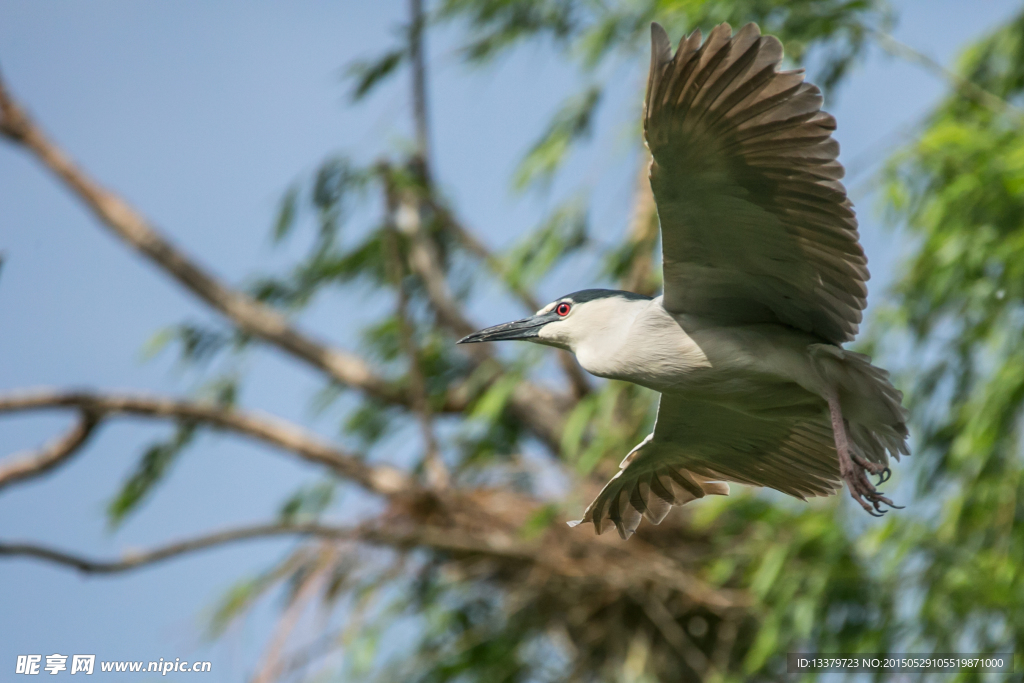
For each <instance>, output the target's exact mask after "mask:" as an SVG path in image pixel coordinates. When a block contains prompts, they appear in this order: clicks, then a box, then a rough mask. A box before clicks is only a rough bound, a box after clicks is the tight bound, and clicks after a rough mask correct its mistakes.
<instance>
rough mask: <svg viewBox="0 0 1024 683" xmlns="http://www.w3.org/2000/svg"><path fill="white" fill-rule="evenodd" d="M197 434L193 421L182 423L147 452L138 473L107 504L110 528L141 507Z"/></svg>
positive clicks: (133, 474) (131, 476) (137, 469)
mask: <svg viewBox="0 0 1024 683" xmlns="http://www.w3.org/2000/svg"><path fill="white" fill-rule="evenodd" d="M195 433H196V425H195V423H194V422H188V421H182V422H179V423H178V426H177V428H176V429H175V431H174V434H173V436H171V438H170V439H167V440H166V441H160V442H157V443H155V444H153V445H152V446H150V447H149V448H147V449H146V451H145V452H144V453H143V455H142V458H140V460H139V462H138V464H137V465H136V466H135V471H134V472H132V474H131V475H130V476H129V477H128V479H127V480H126V481H125V482H124V484H123V485H122V486H121V490H120V491H119V492H118V493H117V495H116V496H115V497H114V499H113V500H111V501H110V503H109V504H108V505H107V521H108V523H109V524H110V525H111V526H113V527H116V526H119V525H120V524H121V523H122V522H124V520H125V518H127V516H128V515H129V514H131V513H132V512H134V511H135V510H136V509H137V508H138V506H139V505H140V504H141V503H142V502H143V500H145V498H146V496H148V495H149V494H150V493H151V491H152V489H153V487H154V486H155V485H156V484H157V483H159V482H160V481H161V480H162V479H163V478H164V476H165V475H166V474H167V471H168V470H169V469H170V467H171V465H172V464H173V463H174V461H175V460H176V459H177V457H178V455H180V454H181V452H182V451H183V450H184V449H185V447H186V446H188V445H189V444H190V443H191V442H192V439H193V437H194V436H195Z"/></svg>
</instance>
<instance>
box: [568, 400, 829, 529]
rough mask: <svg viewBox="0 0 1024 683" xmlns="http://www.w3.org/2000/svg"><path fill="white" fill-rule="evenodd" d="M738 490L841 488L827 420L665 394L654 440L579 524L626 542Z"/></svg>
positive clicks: (801, 492) (811, 492)
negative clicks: (756, 412) (643, 528)
mask: <svg viewBox="0 0 1024 683" xmlns="http://www.w3.org/2000/svg"><path fill="white" fill-rule="evenodd" d="M725 482H735V483H739V484H747V485H750V486H767V487H769V488H773V489H776V490H778V491H782V492H783V493H787V494H789V495H791V496H795V497H797V498H800V499H806V498H809V497H813V496H827V495H831V494H833V493H835V491H836V490H837V489H838V488H839V487H840V485H841V483H840V482H841V479H840V476H839V466H838V460H837V459H836V452H835V445H834V441H833V439H832V430H831V426H830V425H829V424H828V423H827V420H826V419H825V418H824V416H820V417H817V418H808V417H806V416H802V417H792V418H785V417H783V418H780V417H779V416H778V415H773V416H772V417H771V418H759V417H755V416H751V415H748V414H745V413H740V412H738V411H735V410H731V409H729V408H725V407H723V406H720V405H716V404H713V403H705V402H700V401H693V400H689V399H685V398H682V397H680V396H676V395H670V394H663V395H662V397H661V404H660V406H659V408H658V423H657V425H656V426H655V428H654V433H653V434H651V435H650V436H648V437H647V438H646V439H645V440H644V441H643V442H642V443H641V444H640V445H638V446H637V447H636V448H634V449H633V450H632V451H631V452H630V453H629V455H627V456H626V457H625V459H624V460H623V461H622V465H620V469H619V471H618V472H617V473H616V474H615V476H614V477H612V479H611V481H609V482H608V484H607V485H606V486H605V487H604V489H602V491H601V493H599V494H598V496H597V498H595V499H594V502H593V503H591V504H590V507H588V508H587V510H586V512H585V513H584V515H583V519H581V520H580V521H579V522H574V523H573V524H574V525H575V524H579V523H581V522H593V524H594V529H595V530H596V532H597V533H598V534H600V533H602V532H603V531H604V529H605V526H606V523H607V522H611V523H612V525H613V526H615V528H616V529H617V530H618V532H619V535H620V536H622V538H628V537H629V536H630V535H631V534H632V533H633V532H634V531H636V528H637V526H638V525H639V523H640V518H641V516H643V517H646V518H647V519H648V520H649V521H650V522H652V523H654V524H660V523H661V521H662V520H664V519H665V516H666V515H667V514H668V512H669V510H670V509H671V507H672V506H678V505H685V504H686V503H689V502H690V501H692V500H696V499H697V498H703V497H704V496H706V495H728V493H729V486H728V484H726V483H725Z"/></svg>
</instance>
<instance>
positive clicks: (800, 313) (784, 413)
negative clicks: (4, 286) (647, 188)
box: [461, 24, 909, 538]
mask: <svg viewBox="0 0 1024 683" xmlns="http://www.w3.org/2000/svg"><path fill="white" fill-rule="evenodd" d="M651 29H652V30H651V33H652V39H653V40H652V42H653V45H652V53H651V72H650V77H649V79H648V84H647V98H646V102H645V106H644V132H645V137H646V141H647V146H648V148H649V149H650V151H651V154H652V156H653V158H654V160H653V162H652V163H651V186H652V188H653V189H654V196H655V199H656V200H657V205H658V216H659V218H660V221H661V237H662V252H663V274H664V283H665V284H664V294H663V295H662V296H659V297H655V298H653V299H652V298H649V297H646V296H640V295H638V294H633V293H630V292H620V291H613V290H604V289H586V290H583V291H580V292H576V293H574V294H569V295H568V296H564V297H562V298H560V299H558V300H557V301H554V302H552V303H551V304H549V305H547V306H545V307H544V308H543V309H541V310H540V311H538V312H537V314H536V315H534V316H533V317H530V318H526V319H524V320H517V321H515V322H511V323H505V324H503V325H497V326H495V327H491V328H488V329H486V330H482V331H481V332H477V333H475V334H471V335H469V336H468V337H466V338H465V339H463V340H462V341H461V343H469V342H484V341H498V340H505V339H525V340H528V341H532V342H535V343H538V344H545V345H547V346H554V347H556V348H560V349H567V350H569V351H571V352H572V353H574V354H575V355H576V358H577V360H578V361H579V363H580V365H582V366H583V368H584V369H586V370H587V371H588V372H590V373H592V374H594V375H597V376H599V377H609V378H613V379H618V380H624V381H627V382H634V383H636V384H639V385H641V386H645V387H649V388H651V389H654V390H656V391H659V392H661V404H660V405H659V408H658V419H657V423H656V425H655V427H654V433H653V434H651V435H650V436H648V437H647V438H646V439H644V440H643V442H641V443H640V444H639V445H638V446H637V447H636V448H634V449H633V450H632V451H631V452H630V453H629V455H627V456H626V458H625V460H623V461H622V465H621V469H620V470H619V472H618V473H617V474H616V475H615V476H614V477H613V478H612V480H611V481H610V482H608V484H607V485H606V486H605V487H604V489H603V490H602V491H601V493H600V494H599V495H598V496H597V498H596V499H595V500H594V502H593V503H591V505H590V507H588V508H587V510H586V513H585V514H584V516H583V519H582V520H580V521H582V522H593V523H594V526H595V528H596V530H597V533H599V534H600V533H601V532H602V531H603V530H604V526H605V522H606V520H611V522H612V523H613V524H614V525H615V527H616V528H617V529H618V531H619V534H620V535H621V536H622V537H623V538H628V537H629V535H630V534H632V533H633V531H635V530H636V528H637V526H638V525H639V523H640V518H641V515H643V516H645V517H647V518H648V519H649V520H650V521H652V522H654V523H655V524H658V523H659V522H661V521H662V520H663V519H664V518H665V515H666V514H667V513H668V511H669V509H670V508H671V506H673V505H682V504H684V503H687V502H689V501H691V500H694V499H696V498H702V497H704V496H705V495H708V494H718V495H725V494H728V492H729V487H728V484H726V483H724V482H738V483H741V484H749V485H753V486H768V487H770V488H773V489H776V490H779V491H782V492H783V493H788V494H790V495H792V496H796V497H798V498H801V499H804V498H806V497H807V496H821V495H830V494H833V493H835V492H836V491H838V490H839V489H840V488H841V487H842V481H845V482H846V484H847V486H848V487H849V490H850V495H851V496H852V497H853V498H854V500H856V501H857V502H858V503H860V505H861V506H862V507H863V508H864V509H865V510H867V511H868V512H869V513H871V514H879V513H881V512H884V510H885V508H884V507H883V506H884V505H889V506H892V505H893V504H892V502H891V501H890V500H889V499H888V498H886V497H885V496H883V495H882V494H881V493H880V492H879V491H878V490H876V488H875V486H874V485H873V484H872V483H871V481H870V480H869V478H868V475H869V474H875V475H879V483H882V482H883V481H884V480H885V479H886V478H887V477H888V474H889V469H888V467H887V464H888V458H889V455H890V454H891V455H893V456H894V457H896V458H897V459H898V458H899V455H900V454H901V453H903V454H906V453H909V450H908V449H907V443H906V440H907V427H906V417H905V411H904V409H903V407H902V406H901V401H902V398H903V397H902V394H901V393H900V392H899V391H897V390H896V389H895V388H894V387H893V386H892V384H891V383H890V382H889V379H888V373H887V372H886V371H884V370H882V369H880V368H877V367H875V366H874V365H872V364H871V360H870V359H869V358H868V357H867V356H864V355H861V354H858V353H853V352H851V351H847V350H845V349H843V348H842V346H841V344H842V343H843V342H848V341H851V340H852V339H853V338H854V336H855V335H856V334H857V328H858V325H859V323H860V321H861V312H862V311H863V309H864V306H865V304H866V298H867V287H866V286H865V281H866V280H867V279H868V270H867V259H866V258H865V257H864V251H863V250H862V249H861V247H860V244H859V243H858V241H857V240H858V234H857V220H856V218H855V217H854V213H853V209H852V204H851V203H850V200H849V199H847V197H846V190H845V188H844V187H843V185H842V184H841V183H840V182H839V179H840V178H841V177H842V176H843V167H842V166H841V165H840V164H839V162H838V161H836V157H837V156H838V154H839V145H838V144H837V143H836V142H835V141H834V140H833V139H832V138H831V132H832V131H833V130H835V127H836V125H835V119H834V118H832V116H830V115H829V114H827V113H825V112H823V111H821V103H822V97H821V92H820V91H819V90H818V88H817V87H815V86H813V85H811V84H810V83H805V82H804V78H803V71H802V70H799V71H779V63H780V62H781V60H782V44H781V43H780V42H779V41H778V40H777V39H776V38H774V37H772V36H762V35H761V34H760V31H759V30H758V27H757V26H756V25H755V24H747V25H746V26H744V27H743V28H742V29H741V30H740V31H739V32H738V33H737V34H736V35H732V30H731V29H730V27H729V26H728V24H722V25H720V26H718V27H716V28H715V29H714V30H713V31H712V32H711V34H710V35H709V36H708V39H707V41H705V42H704V44H703V45H702V44H701V35H700V32H699V31H696V32H694V33H693V34H691V35H690V36H689V37H687V38H684V39H683V40H682V42H681V43H680V45H679V49H678V50H677V51H676V53H675V56H673V54H672V48H671V45H670V43H669V39H668V35H667V34H666V33H665V30H664V29H663V28H662V27H661V26H659V25H658V24H654V25H653V26H652V27H651Z"/></svg>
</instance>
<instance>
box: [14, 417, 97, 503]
mask: <svg viewBox="0 0 1024 683" xmlns="http://www.w3.org/2000/svg"><path fill="white" fill-rule="evenodd" d="M99 422H100V418H99V416H98V415H97V414H95V413H94V412H92V411H90V410H86V409H83V410H80V411H79V417H78V420H77V421H76V422H75V425H74V426H73V427H72V428H71V429H70V430H69V431H68V432H67V433H66V434H63V435H62V436H60V437H59V438H57V439H54V440H53V441H52V442H50V443H48V444H46V445H44V446H43V447H42V448H40V449H39V450H38V451H35V452H32V453H28V454H25V455H15V456H12V457H11V458H9V459H7V460H5V461H4V462H2V463H0V489H2V488H4V487H5V486H9V485H10V484H13V483H15V482H18V481H23V480H25V479H31V478H34V477H38V476H41V475H43V474H45V473H47V472H49V471H50V470H52V469H54V468H55V467H57V466H58V465H62V464H64V463H65V462H66V461H67V460H68V459H70V458H71V456H73V455H74V454H75V453H77V452H78V451H79V450H80V449H81V448H82V446H84V445H85V443H86V442H87V441H88V440H89V437H90V436H91V435H92V433H93V431H95V429H96V426H97V425H98V424H99Z"/></svg>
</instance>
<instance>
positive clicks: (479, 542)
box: [0, 522, 749, 613]
mask: <svg viewBox="0 0 1024 683" xmlns="http://www.w3.org/2000/svg"><path fill="white" fill-rule="evenodd" d="M278 536H316V537H319V538H325V539H335V540H346V541H359V542H362V543H368V544H371V545H380V546H388V547H392V548H396V549H400V550H408V549H412V548H431V549H433V550H437V551H441V552H447V553H451V554H453V555H457V556H483V557H491V558H496V559H503V560H509V561H513V562H523V563H527V564H536V565H538V566H540V567H543V568H544V569H546V570H549V571H551V572H553V573H555V574H557V575H558V576H561V577H564V578H566V579H569V580H577V581H585V582H593V583H595V584H597V585H603V586H607V587H610V588H613V589H616V590H621V591H625V592H632V591H634V590H635V589H636V588H637V587H638V586H641V585H642V584H644V583H646V582H655V583H658V584H660V585H664V586H667V587H670V588H673V589H675V590H678V591H680V592H681V593H682V594H683V595H685V596H687V598H688V599H689V600H691V601H692V602H694V603H695V604H699V605H704V606H706V607H708V608H709V609H711V610H712V611H715V612H718V613H722V612H728V611H730V610H734V609H737V608H744V607H746V606H747V605H748V604H749V603H748V600H747V598H746V596H745V595H744V594H743V593H739V592H737V591H731V590H727V589H718V588H714V587H711V586H708V585H707V584H704V583H703V582H702V581H700V580H699V579H696V578H694V577H692V576H690V575H689V574H687V573H685V572H683V571H681V569H680V568H679V567H673V568H672V570H671V573H669V574H666V573H665V569H666V567H665V566H664V565H665V563H669V564H671V563H670V562H669V561H668V560H666V559H665V558H663V557H661V556H658V559H657V561H655V562H651V560H652V559H655V556H654V554H653V553H651V552H644V551H637V550H633V551H629V550H621V549H620V550H615V549H614V548H615V546H611V545H605V544H604V543H602V542H601V541H593V542H590V543H587V544H585V546H584V545H583V544H578V543H573V542H568V543H566V542H562V543H558V544H552V543H540V542H538V541H527V540H523V539H522V538H520V537H518V536H517V535H515V534H509V533H505V532H501V531H492V532H485V533H481V532H468V531H466V530H464V529H459V528H453V527H437V526H431V525H424V524H406V523H402V522H396V523H394V524H392V525H390V526H383V525H380V524H375V523H372V522H371V523H367V524H365V525H360V526H330V525H325V524H318V523H308V524H284V523H278V524H260V525H255V526H246V527H239V528H236V529H228V530H225V531H220V532H215V533H211V534H208V535H205V536H199V537H196V538H192V539H186V540H183V541H177V542H174V543H170V544H168V545H165V546H161V547H158V548H155V549H152V550H148V551H140V552H133V553H129V554H126V555H125V556H124V557H122V558H121V559H118V560H97V559H92V558H88V557H83V556H81V555H76V554H74V553H68V552H65V551H62V550H58V549H55V548H51V547H49V546H45V545H39V544H34V543H10V542H0V556H8V557H31V558H35V559H38V560H43V561H46V562H51V563H54V564H58V565H62V566H65V567H70V568H73V569H77V570H78V571H80V572H83V573H87V574H116V573H120V572H125V571H130V570H133V569H140V568H142V567H145V566H148V565H151V564H156V563H158V562H162V561H164V560H169V559H172V558H175V557H180V556H182V555H185V554H188V553H192V552H197V551H201V550H206V549H208V548H214V547H217V546H221V545H227V544H229V543H234V542H237V541H242V540H248V539H256V538H273V537H278ZM563 540H564V539H563Z"/></svg>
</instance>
